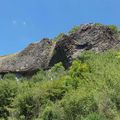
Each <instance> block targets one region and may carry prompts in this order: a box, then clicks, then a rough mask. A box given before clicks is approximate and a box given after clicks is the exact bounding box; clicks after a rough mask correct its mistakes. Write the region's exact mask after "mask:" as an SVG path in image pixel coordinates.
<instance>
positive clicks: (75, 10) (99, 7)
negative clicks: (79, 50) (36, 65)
mask: <svg viewBox="0 0 120 120" xmlns="http://www.w3.org/2000/svg"><path fill="white" fill-rule="evenodd" d="M119 5H120V0H0V55H7V54H11V53H16V52H19V51H21V50H22V49H24V48H25V47H26V46H27V45H28V44H29V43H31V42H36V41H40V40H41V39H42V38H50V39H51V38H54V37H55V36H57V35H58V34H59V33H61V32H68V31H69V30H70V29H71V28H72V27H73V26H76V25H80V24H86V23H96V22H97V23H103V24H115V25H117V26H118V27H120V6H119Z"/></svg>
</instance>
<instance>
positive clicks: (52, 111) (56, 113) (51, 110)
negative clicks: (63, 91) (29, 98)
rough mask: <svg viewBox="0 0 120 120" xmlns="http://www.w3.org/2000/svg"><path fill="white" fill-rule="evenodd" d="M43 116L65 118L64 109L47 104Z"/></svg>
mask: <svg viewBox="0 0 120 120" xmlns="http://www.w3.org/2000/svg"><path fill="white" fill-rule="evenodd" d="M42 118H43V120H64V116H63V111H62V109H60V108H59V107H58V106H56V105H51V106H47V107H46V108H45V109H44V111H43V115H42Z"/></svg>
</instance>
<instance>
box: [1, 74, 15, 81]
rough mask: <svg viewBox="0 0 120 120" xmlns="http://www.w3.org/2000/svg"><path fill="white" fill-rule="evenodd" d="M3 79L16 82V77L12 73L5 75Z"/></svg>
mask: <svg viewBox="0 0 120 120" xmlns="http://www.w3.org/2000/svg"><path fill="white" fill-rule="evenodd" d="M3 79H8V80H16V76H15V75H14V74H12V73H8V74H6V75H4V77H3Z"/></svg>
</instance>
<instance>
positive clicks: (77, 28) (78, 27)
mask: <svg viewBox="0 0 120 120" xmlns="http://www.w3.org/2000/svg"><path fill="white" fill-rule="evenodd" d="M80 27H81V25H79V26H74V27H73V28H72V29H71V30H70V31H69V32H68V33H69V34H72V33H75V32H77V31H78V30H79V29H80Z"/></svg>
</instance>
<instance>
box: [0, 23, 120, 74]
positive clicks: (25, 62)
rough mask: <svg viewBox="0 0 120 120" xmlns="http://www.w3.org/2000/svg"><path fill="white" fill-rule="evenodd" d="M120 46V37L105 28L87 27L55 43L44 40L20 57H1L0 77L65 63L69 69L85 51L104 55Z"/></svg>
mask: <svg viewBox="0 0 120 120" xmlns="http://www.w3.org/2000/svg"><path fill="white" fill-rule="evenodd" d="M119 44H120V40H119V38H118V36H115V35H114V31H113V30H112V29H111V28H110V27H108V26H105V25H99V24H85V25H81V26H80V27H79V28H78V29H77V30H76V31H75V32H72V33H71V34H67V35H63V36H62V37H61V38H60V39H59V40H57V41H56V42H52V41H50V40H49V39H43V40H41V41H40V42H38V43H32V44H30V45H29V46H28V47H27V48H25V49H24V50H23V51H21V52H20V53H17V54H13V55H9V56H5V57H0V73H8V72H12V73H25V74H27V73H28V74H29V73H30V74H31V73H34V72H35V71H37V70H38V69H49V68H50V67H52V66H53V65H54V64H56V63H58V62H62V63H63V65H64V67H65V68H68V67H69V66H70V64H71V62H72V59H73V58H74V57H76V56H77V53H79V52H82V51H85V50H93V51H96V52H103V51H106V50H108V49H111V48H114V47H116V46H118V45H119Z"/></svg>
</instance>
